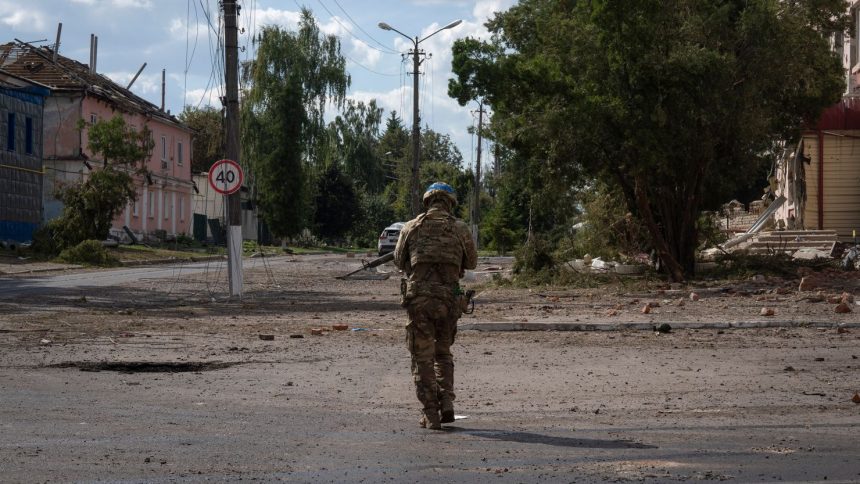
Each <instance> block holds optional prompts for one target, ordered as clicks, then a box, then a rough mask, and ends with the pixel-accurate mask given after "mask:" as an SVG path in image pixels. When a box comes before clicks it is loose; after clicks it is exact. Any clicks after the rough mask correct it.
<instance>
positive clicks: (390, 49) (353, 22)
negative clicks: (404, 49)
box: [334, 0, 399, 54]
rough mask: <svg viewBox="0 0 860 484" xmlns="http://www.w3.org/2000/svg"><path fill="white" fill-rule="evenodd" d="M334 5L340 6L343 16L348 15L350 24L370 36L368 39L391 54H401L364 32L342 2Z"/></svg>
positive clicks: (336, 2)
mask: <svg viewBox="0 0 860 484" xmlns="http://www.w3.org/2000/svg"><path fill="white" fill-rule="evenodd" d="M334 3H335V4H336V5H337V6H338V8H339V9H340V11H341V12H343V14H344V15H346V18H348V19H349V21H350V22H352V24H353V25H355V26H356V27H358V30H361V31H362V32H364V35H366V36H368V37H369V38H370V40H372V41H374V42H376V43H377V44H379V45H381V46H382V47H383V48H384V49H385V50H387V51H389V52H391V53H394V54H399V52H397V51H396V50H394V49H392V48H391V47H388V46H387V45H385V44H383V43H382V42H380V41H378V40H376V38H374V37H373V36H372V35H370V34H369V33H367V31H366V30H364V29H363V28H361V25H359V24H358V22H356V21H355V20H353V18H352V16H350V15H349V12H347V11H346V10H344V8H343V6H341V4H340V2H338V1H337V0H334Z"/></svg>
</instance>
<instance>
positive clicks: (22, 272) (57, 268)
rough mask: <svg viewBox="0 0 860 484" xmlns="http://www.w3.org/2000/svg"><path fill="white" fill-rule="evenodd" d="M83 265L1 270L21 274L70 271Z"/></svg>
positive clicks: (9, 274) (8, 274)
mask: <svg viewBox="0 0 860 484" xmlns="http://www.w3.org/2000/svg"><path fill="white" fill-rule="evenodd" d="M83 267H84V266H81V265H75V264H69V265H64V266H61V267H40V268H38V269H26V270H21V271H15V272H6V271H2V270H0V275H4V276H17V275H21V274H35V273H37V272H55V271H68V270H72V269H82V268H83Z"/></svg>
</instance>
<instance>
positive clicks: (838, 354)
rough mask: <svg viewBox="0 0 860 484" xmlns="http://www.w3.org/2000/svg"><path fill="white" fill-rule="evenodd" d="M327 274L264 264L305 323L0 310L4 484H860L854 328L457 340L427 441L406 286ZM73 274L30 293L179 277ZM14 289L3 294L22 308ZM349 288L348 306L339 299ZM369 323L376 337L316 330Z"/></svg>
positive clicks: (181, 308) (37, 303)
mask: <svg viewBox="0 0 860 484" xmlns="http://www.w3.org/2000/svg"><path fill="white" fill-rule="evenodd" d="M326 261H327V259H314V260H305V261H300V262H289V261H287V260H284V261H283V263H282V265H278V264H275V265H273V266H270V267H271V268H272V270H274V271H279V270H286V269H285V268H289V270H290V271H291V273H293V274H295V276H294V277H295V278H296V279H295V280H294V281H293V282H291V285H299V284H304V285H305V287H304V288H303V290H306V291H313V294H314V296H315V297H316V301H315V302H314V304H310V305H308V306H307V307H308V308H312V311H311V310H307V311H306V308H305V307H302V306H301V304H300V303H301V301H299V300H298V299H296V300H290V298H291V297H294V294H296V293H293V292H285V293H284V294H285V296H284V297H285V298H286V299H283V298H278V299H275V298H274V296H273V297H272V299H264V298H262V297H260V298H258V299H257V300H256V301H257V302H256V303H254V304H251V303H250V302H247V301H246V302H243V303H241V304H229V305H227V304H220V305H213V304H210V303H206V302H201V301H199V300H190V299H183V300H181V301H177V300H170V301H172V302H171V303H170V305H165V304H162V303H161V302H159V300H158V299H157V298H155V299H153V301H155V302H151V303H150V304H149V305H148V306H147V305H142V304H141V305H137V306H135V308H134V310H133V311H129V310H127V309H126V306H123V304H125V301H126V300H127V299H129V298H130V295H131V294H134V295H135V296H140V294H141V293H138V292H131V291H132V289H133V288H128V287H113V288H112V289H111V290H110V291H107V290H106V289H105V290H102V292H101V297H103V298H105V299H108V298H109V299H111V300H112V305H108V304H106V303H100V304H98V305H95V304H92V303H87V304H82V303H75V302H69V301H68V300H65V299H51V298H43V299H41V300H40V298H38V297H35V298H30V297H26V298H24V297H16V298H14V299H15V302H14V303H10V302H8V299H7V303H5V304H0V309H2V310H3V312H2V313H0V435H2V438H0V469H2V472H0V481H2V482H47V481H53V482H56V481H59V482H176V481H192V482H203V481H235V480H239V479H242V480H249V479H256V480H261V481H278V480H284V481H290V482H427V481H442V482H628V481H633V482H643V481H644V482H685V481H731V482H769V481H795V482H860V459H858V455H860V454H858V443H857V435H858V431H860V405H856V404H854V403H852V402H851V400H850V399H851V396H852V394H853V392H855V391H857V390H858V385H860V383H858V382H860V378H858V376H860V363H858V361H860V360H858V356H860V350H858V341H860V339H858V335H860V331H856V330H854V329H851V330H844V329H843V330H842V331H839V332H837V331H836V329H832V330H824V329H816V328H791V329H787V328H768V329H749V330H725V331H724V330H719V331H717V330H708V329H696V330H680V331H676V332H673V333H670V334H662V335H658V334H654V333H652V332H646V331H636V332H633V331H626V332H611V331H608V332H577V333H564V332H534V333H526V332H512V333H482V332H477V331H463V332H461V333H460V334H458V341H457V343H456V344H455V346H454V348H453V349H454V352H455V358H456V362H457V382H456V385H457V391H458V399H457V413H458V414H460V415H463V416H466V417H467V418H464V419H461V420H458V421H457V422H455V424H453V425H449V426H447V427H446V428H445V430H443V431H428V430H423V429H420V428H418V426H417V420H418V416H419V414H418V405H417V403H416V401H415V397H414V390H413V389H412V383H411V377H410V375H409V356H408V353H407V351H406V349H405V346H404V341H403V332H402V321H401V320H402V314H401V311H400V310H399V308H398V307H397V306H396V303H394V299H395V298H394V296H392V295H390V294H389V293H390V292H391V288H392V287H394V285H395V284H396V282H393V281H359V282H354V283H350V284H353V285H350V286H336V285H335V283H333V282H331V281H332V278H331V277H330V275H331V274H329V273H326V274H325V277H320V278H319V279H314V278H313V277H314V274H317V273H318V272H320V271H323V272H325V271H330V272H331V273H341V272H342V270H343V268H344V263H342V262H340V263H338V264H337V265H332V266H331V267H330V268H328V269H327V266H325V264H324V263H325V262H326ZM303 263H306V265H305V266H301V265H296V264H303ZM354 263H355V262H349V264H354ZM204 268H205V267H196V268H194V267H189V266H185V267H184V268H183V271H185V270H189V271H190V270H203V269H204ZM186 274H189V273H186ZM79 276H81V275H80V274H76V275H66V276H56V277H48V278H39V279H41V280H43V281H44V282H47V284H46V285H45V286H30V287H31V288H32V287H42V288H43V289H42V290H45V291H56V292H55V293H52V294H65V293H67V292H68V291H71V290H73V291H80V290H82V288H85V287H98V286H99V285H101V284H104V285H108V284H107V282H106V281H109V280H118V279H119V278H125V279H123V280H126V281H129V280H130V281H132V282H133V281H141V280H146V281H147V282H148V283H151V284H152V285H153V287H154V289H152V290H150V291H149V292H148V293H147V294H153V295H157V293H158V291H159V290H160V289H162V290H166V289H163V288H166V287H168V286H171V285H173V284H175V279H176V276H175V274H174V272H173V269H172V268H140V269H134V270H128V269H123V270H117V271H108V272H98V273H95V274H90V275H87V276H86V277H84V278H83V279H78V277H79ZM129 278H131V279H129ZM34 279H36V278H16V280H17V281H19V286H21V285H20V281H22V280H23V281H31V280H34ZM75 281H78V282H75ZM300 281H301V282H300ZM3 284H4V285H3V286H2V290H5V291H7V292H6V293H4V295H5V296H6V297H8V296H10V294H18V295H19V296H21V295H24V294H30V291H24V290H23V286H22V287H18V288H16V287H14V285H11V284H10V283H9V282H8V281H5V282H3ZM27 284H30V283H29V282H28V283H27ZM75 284H77V285H75ZM344 287H349V288H351V289H350V290H352V291H353V294H354V297H353V298H351V299H344V298H343V297H344V296H343V295H342V294H340V293H338V294H335V293H333V292H331V293H327V292H326V291H335V292H337V291H340V292H342V291H344V290H345V289H343V288H344ZM13 291H19V292H13ZM64 291H66V292H64ZM153 297H154V296H153ZM281 299H283V301H282V302H280V303H279V304H280V305H277V304H275V302H274V301H276V300H277V301H281ZM46 300H50V301H51V304H62V305H63V306H61V307H60V306H57V307H55V306H52V305H51V304H47V303H46V302H45V301H46ZM356 308H358V309H359V310H361V311H364V312H366V313H369V315H368V316H363V314H364V313H362V312H356V311H357V309H356ZM510 308H511V309H509V310H508V311H509V312H511V313H513V312H515V311H517V306H516V304H515V303H511V306H510ZM362 318H365V319H362ZM389 318H390V322H386V321H389ZM357 321H360V326H361V329H362V331H330V332H327V333H326V334H325V335H323V336H310V335H309V333H308V328H309V327H311V326H327V325H329V324H332V323H345V324H350V325H351V326H353V327H355V326H356V325H357V323H356V322H357ZM371 321H377V323H376V324H373V323H371ZM262 333H270V334H272V335H273V337H274V339H273V340H271V341H264V340H262V339H260V338H259V334H262ZM295 334H301V335H302V336H303V337H302V338H292V337H290V336H291V335H295ZM46 341H47V342H46ZM169 365H172V366H169ZM150 370H151V371H150Z"/></svg>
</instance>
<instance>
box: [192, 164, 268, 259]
mask: <svg viewBox="0 0 860 484" xmlns="http://www.w3.org/2000/svg"><path fill="white" fill-rule="evenodd" d="M194 183H195V185H196V186H197V190H196V191H195V194H194V198H193V200H194V238H195V239H197V240H200V241H204V240H212V241H214V242H216V243H222V242H223V239H224V237H225V235H224V234H221V233H215V232H216V231H217V232H221V231H222V229H223V228H224V227H225V226H226V221H227V217H226V215H225V214H226V207H225V205H224V195H221V194H220V193H218V192H216V191H215V190H214V189H213V188H212V186H211V185H210V184H209V173H208V172H205V171H204V172H203V173H198V174H195V175H194ZM239 193H240V196H241V208H242V239H243V240H255V241H258V242H260V243H264V242H265V243H270V238H271V236H270V235H269V233H268V231H267V230H266V229H265V227H264V225H265V224H263V222H262V220H260V218H259V217H258V214H257V210H256V209H255V207H254V204H253V202H252V201H251V194H250V192H249V191H248V189H247V188H246V187H242V189H241V190H240V191H239Z"/></svg>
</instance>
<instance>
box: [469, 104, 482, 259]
mask: <svg viewBox="0 0 860 484" xmlns="http://www.w3.org/2000/svg"><path fill="white" fill-rule="evenodd" d="M483 127H484V101H478V155H477V157H476V161H475V202H474V204H473V205H472V238H473V239H474V240H475V247H478V222H480V218H481V144H482V141H483V139H482V134H483Z"/></svg>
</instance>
